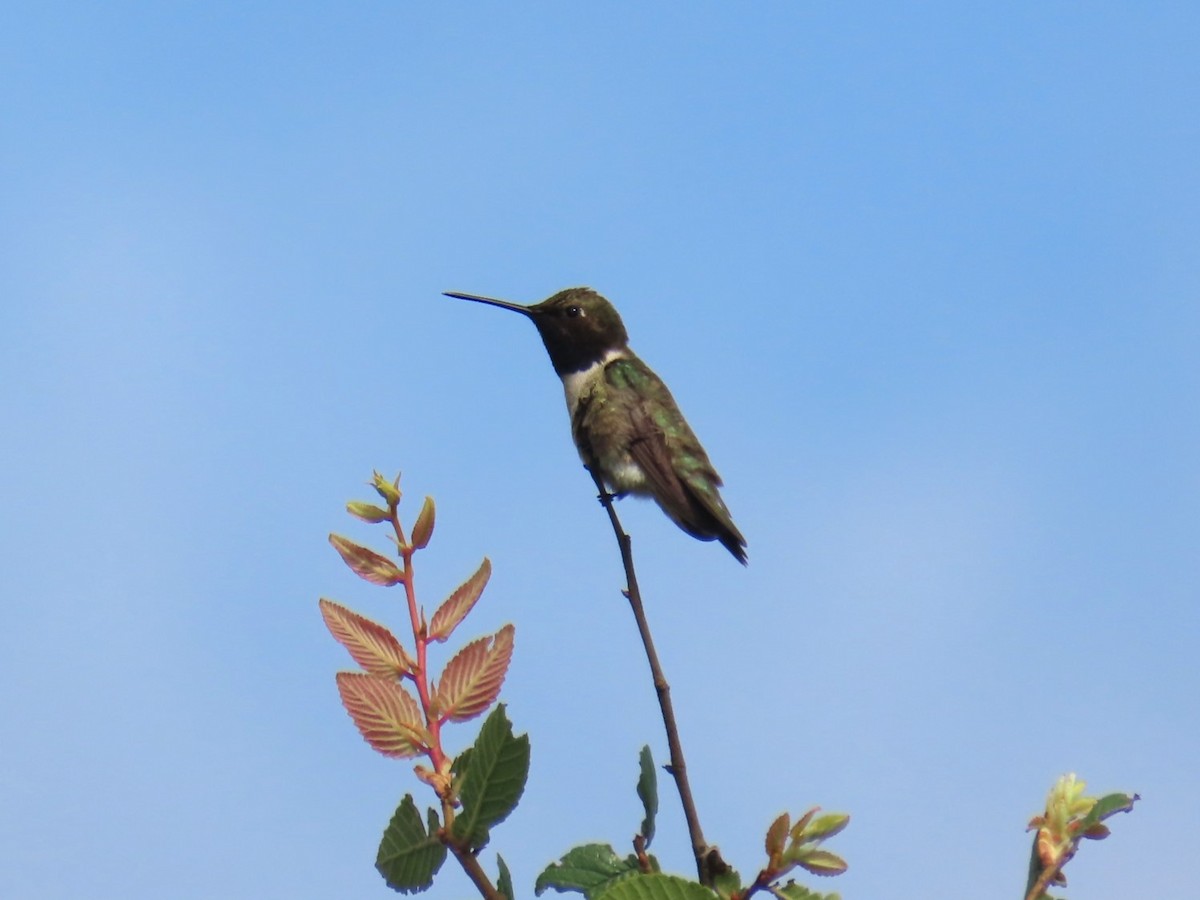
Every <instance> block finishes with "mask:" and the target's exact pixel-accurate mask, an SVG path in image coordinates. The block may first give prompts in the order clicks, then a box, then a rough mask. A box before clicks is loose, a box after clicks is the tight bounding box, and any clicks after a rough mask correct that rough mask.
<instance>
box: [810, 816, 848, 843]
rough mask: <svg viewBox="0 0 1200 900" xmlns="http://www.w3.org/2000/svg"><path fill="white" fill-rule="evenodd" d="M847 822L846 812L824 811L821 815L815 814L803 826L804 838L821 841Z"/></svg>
mask: <svg viewBox="0 0 1200 900" xmlns="http://www.w3.org/2000/svg"><path fill="white" fill-rule="evenodd" d="M849 824H850V816H848V815H847V814H846V813H826V814H825V815H823V816H817V817H816V818H815V819H813V820H812V821H811V822H809V823H808V825H807V826H805V829H804V840H805V841H823V840H825V838H829V837H833V836H834V835H835V834H837V833H839V832H840V831H842V829H844V828H845V827H846V826H847V825H849Z"/></svg>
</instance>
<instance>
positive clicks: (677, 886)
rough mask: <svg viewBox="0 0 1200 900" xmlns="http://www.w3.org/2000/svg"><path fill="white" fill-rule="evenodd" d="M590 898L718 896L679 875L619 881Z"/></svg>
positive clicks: (704, 899)
mask: <svg viewBox="0 0 1200 900" xmlns="http://www.w3.org/2000/svg"><path fill="white" fill-rule="evenodd" d="M588 897H589V900H713V898H715V897H716V894H714V893H713V892H712V891H711V890H709V889H708V888H706V887H705V886H704V885H702V884H697V883H696V882H694V881H688V880H687V879H686V878H680V877H679V876H678V875H636V876H633V877H630V878H621V879H618V880H617V881H616V882H614V883H613V885H612V886H611V887H608V888H606V889H605V890H603V891H599V892H597V893H589V894H588Z"/></svg>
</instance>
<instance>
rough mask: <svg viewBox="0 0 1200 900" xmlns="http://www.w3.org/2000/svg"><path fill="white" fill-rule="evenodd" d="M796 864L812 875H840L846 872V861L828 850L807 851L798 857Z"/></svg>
mask: <svg viewBox="0 0 1200 900" xmlns="http://www.w3.org/2000/svg"><path fill="white" fill-rule="evenodd" d="M796 863H797V865H799V866H801V867H802V868H805V869H807V870H808V871H810V872H812V873H813V874H814V875H823V876H824V875H841V874H842V873H843V872H845V871H846V861H845V860H844V859H842V858H841V857H840V856H838V855H837V854H836V853H830V852H829V851H828V850H809V851H808V852H807V853H804V854H802V855H799V856H798V857H797V859H796Z"/></svg>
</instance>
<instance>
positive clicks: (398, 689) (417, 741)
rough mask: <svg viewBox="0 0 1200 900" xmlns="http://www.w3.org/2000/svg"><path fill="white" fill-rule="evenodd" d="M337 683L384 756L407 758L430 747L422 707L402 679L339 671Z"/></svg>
mask: <svg viewBox="0 0 1200 900" xmlns="http://www.w3.org/2000/svg"><path fill="white" fill-rule="evenodd" d="M337 686H338V693H340V694H341V695H342V705H343V706H344V707H346V712H348V713H350V718H352V719H353V720H354V724H355V725H357V726H358V730H359V731H360V732H361V733H362V736H363V738H364V739H365V740H366V742H367V743H368V744H370V745H371V746H372V747H374V748H375V749H376V750H378V751H379V752H380V753H382V754H383V755H384V756H394V757H396V758H397V759H405V758H407V757H410V756H416V755H417V754H419V753H421V752H423V751H424V749H425V748H426V747H428V745H429V735H428V734H426V733H425V727H424V723H423V722H422V720H421V709H420V707H418V706H417V701H416V700H414V699H413V698H412V696H411V695H410V694H409V693H408V691H406V690H405V689H404V688H403V687H402V686H401V685H400V683H399V682H397V681H395V680H394V679H391V678H380V677H379V676H377V675H368V674H366V673H364V672H338V674H337Z"/></svg>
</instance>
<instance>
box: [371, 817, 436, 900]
mask: <svg viewBox="0 0 1200 900" xmlns="http://www.w3.org/2000/svg"><path fill="white" fill-rule="evenodd" d="M440 827H441V826H440V823H439V822H438V817H437V813H436V812H434V811H433V810H432V809H431V810H429V830H428V831H426V830H425V825H424V824H423V823H422V822H421V814H420V813H419V812H417V804H416V803H415V802H414V801H413V798H412V794H405V795H404V799H403V800H401V801H400V805H399V806H398V807H396V812H395V814H394V815H393V816H392V821H391V822H389V823H388V827H387V829H386V830H385V831H384V832H383V840H382V841H380V843H379V853H378V854H377V855H376V857H375V868H376V869H378V870H379V874H380V875H382V876H383V880H384V881H386V882H387V883H388V887H390V888H392V890H396V891H400V892H402V893H405V894H411V893H414V892H416V891H423V890H425V889H426V888H427V887H429V885H431V884H432V883H433V876H434V875H435V874H437V871H438V869H440V868H441V867H442V863H443V862H445V860H446V847H445V845H444V844H443V843H442V842H441V841H440V840H438V837H437V832H438V828H440Z"/></svg>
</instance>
